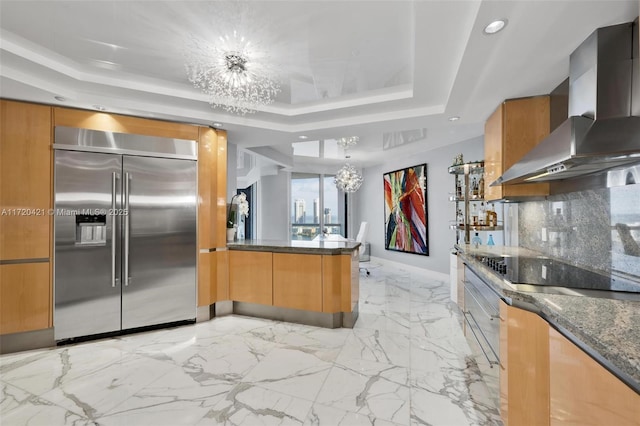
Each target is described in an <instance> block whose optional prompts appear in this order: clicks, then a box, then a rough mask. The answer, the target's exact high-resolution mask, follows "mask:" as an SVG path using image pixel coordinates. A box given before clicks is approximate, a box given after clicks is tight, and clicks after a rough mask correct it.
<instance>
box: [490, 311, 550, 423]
mask: <svg viewBox="0 0 640 426" xmlns="http://www.w3.org/2000/svg"><path fill="white" fill-rule="evenodd" d="M507 311H508V313H507V315H506V320H507V346H508V348H507V351H508V353H507V361H508V364H507V365H506V368H507V370H506V371H507V376H506V377H507V380H508V384H507V389H506V390H507V400H508V409H507V412H508V417H507V419H508V422H509V423H508V424H509V425H514V426H520V425H527V426H535V425H540V426H547V425H549V324H548V323H547V322H546V321H545V320H543V319H542V318H541V317H540V316H538V315H537V314H534V313H532V312H529V311H525V310H522V309H518V308H514V307H507ZM501 316H502V314H501ZM501 337H502V336H501Z"/></svg>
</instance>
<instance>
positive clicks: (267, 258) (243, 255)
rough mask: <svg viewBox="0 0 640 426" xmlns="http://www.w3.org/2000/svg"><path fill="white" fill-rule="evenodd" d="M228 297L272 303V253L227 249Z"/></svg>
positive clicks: (238, 300) (259, 302) (266, 303)
mask: <svg viewBox="0 0 640 426" xmlns="http://www.w3.org/2000/svg"><path fill="white" fill-rule="evenodd" d="M229 298H230V299H231V300H233V301H237V302H248V303H257V304H260V305H273V253H271V252H261V251H239V250H230V251H229Z"/></svg>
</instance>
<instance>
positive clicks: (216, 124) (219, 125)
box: [213, 123, 224, 129]
mask: <svg viewBox="0 0 640 426" xmlns="http://www.w3.org/2000/svg"><path fill="white" fill-rule="evenodd" d="M222 126H224V124H222V123H213V127H215V128H218V129H221V128H222Z"/></svg>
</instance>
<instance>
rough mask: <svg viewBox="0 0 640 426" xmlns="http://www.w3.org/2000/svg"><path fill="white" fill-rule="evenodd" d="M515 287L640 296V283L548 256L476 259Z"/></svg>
mask: <svg viewBox="0 0 640 426" xmlns="http://www.w3.org/2000/svg"><path fill="white" fill-rule="evenodd" d="M476 258H477V259H478V260H480V261H481V262H482V263H484V264H485V265H487V266H489V267H490V268H491V269H493V270H494V271H495V272H497V273H498V274H500V275H502V276H503V277H504V278H506V279H507V280H508V281H510V282H511V283H512V284H530V285H534V286H553V287H564V288H572V289H584V290H599V291H621V292H630V293H640V282H638V281H634V280H631V279H628V278H625V277H622V276H619V275H616V274H601V273H596V272H592V271H589V270H587V269H583V268H579V267H576V266H573V265H569V264H568V263H564V262H560V261H558V260H555V259H550V258H546V257H526V256H513V257H510V256H502V257H481V256H476Z"/></svg>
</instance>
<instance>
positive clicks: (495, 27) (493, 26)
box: [484, 19, 509, 35]
mask: <svg viewBox="0 0 640 426" xmlns="http://www.w3.org/2000/svg"><path fill="white" fill-rule="evenodd" d="M508 22H509V21H508V20H506V19H496V20H495V21H493V22H491V23H490V24H489V25H487V26H486V27H484V33H485V34H489V35H491V34H495V33H497V32H498V31H501V30H503V29H504V27H506V26H507V23H508Z"/></svg>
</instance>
